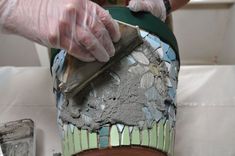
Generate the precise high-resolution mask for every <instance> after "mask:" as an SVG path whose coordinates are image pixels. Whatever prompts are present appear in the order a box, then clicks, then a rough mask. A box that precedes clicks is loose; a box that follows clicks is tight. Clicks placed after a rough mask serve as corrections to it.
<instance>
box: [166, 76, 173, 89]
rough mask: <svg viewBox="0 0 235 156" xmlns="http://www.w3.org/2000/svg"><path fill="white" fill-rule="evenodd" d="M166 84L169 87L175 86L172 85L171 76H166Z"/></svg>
mask: <svg viewBox="0 0 235 156" xmlns="http://www.w3.org/2000/svg"><path fill="white" fill-rule="evenodd" d="M166 85H167V86H168V87H173V86H172V83H171V80H170V79H169V77H166Z"/></svg>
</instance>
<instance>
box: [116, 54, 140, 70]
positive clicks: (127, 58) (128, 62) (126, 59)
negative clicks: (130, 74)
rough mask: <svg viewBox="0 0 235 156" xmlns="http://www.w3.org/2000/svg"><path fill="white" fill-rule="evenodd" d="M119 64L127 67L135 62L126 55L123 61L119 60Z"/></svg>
mask: <svg viewBox="0 0 235 156" xmlns="http://www.w3.org/2000/svg"><path fill="white" fill-rule="evenodd" d="M120 63H121V66H123V67H127V66H131V65H133V64H136V63H137V62H136V61H135V59H134V58H133V57H132V56H131V55H128V56H127V57H124V58H123V59H121V61H120Z"/></svg>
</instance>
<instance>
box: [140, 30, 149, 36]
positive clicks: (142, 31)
mask: <svg viewBox="0 0 235 156" xmlns="http://www.w3.org/2000/svg"><path fill="white" fill-rule="evenodd" d="M148 34H149V33H148V32H146V31H144V30H140V35H141V37H142V38H145V37H146V36H147V35H148Z"/></svg>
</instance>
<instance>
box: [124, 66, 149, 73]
mask: <svg viewBox="0 0 235 156" xmlns="http://www.w3.org/2000/svg"><path fill="white" fill-rule="evenodd" d="M128 71H129V72H131V73H133V74H136V75H142V74H143V73H145V72H147V71H148V67H144V66H141V65H139V64H137V65H136V66H132V67H130V68H129V69H128Z"/></svg>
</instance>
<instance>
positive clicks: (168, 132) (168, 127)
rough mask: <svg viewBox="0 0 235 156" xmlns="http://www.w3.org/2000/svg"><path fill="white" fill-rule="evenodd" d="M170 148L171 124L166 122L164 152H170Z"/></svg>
mask: <svg viewBox="0 0 235 156" xmlns="http://www.w3.org/2000/svg"><path fill="white" fill-rule="evenodd" d="M169 146H170V123H169V121H166V123H165V125H164V147H163V150H164V151H166V152H168V150H169Z"/></svg>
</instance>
